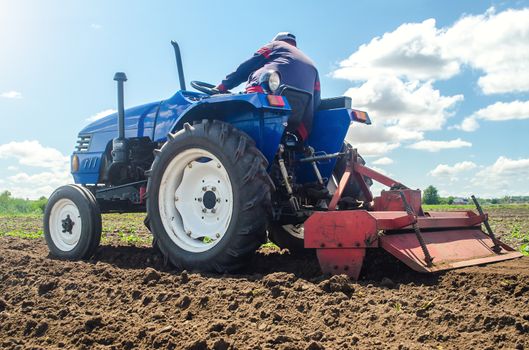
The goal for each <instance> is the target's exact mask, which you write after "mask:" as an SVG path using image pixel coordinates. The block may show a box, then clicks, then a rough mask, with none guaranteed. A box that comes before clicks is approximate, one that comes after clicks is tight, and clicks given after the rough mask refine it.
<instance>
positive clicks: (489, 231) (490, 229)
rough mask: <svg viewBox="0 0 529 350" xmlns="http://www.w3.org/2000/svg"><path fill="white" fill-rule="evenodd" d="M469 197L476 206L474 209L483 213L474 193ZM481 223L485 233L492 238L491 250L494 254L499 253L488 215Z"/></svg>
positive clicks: (499, 246) (498, 246) (499, 247)
mask: <svg viewBox="0 0 529 350" xmlns="http://www.w3.org/2000/svg"><path fill="white" fill-rule="evenodd" d="M470 197H471V198H472V201H473V202H474V205H475V206H476V209H477V210H478V213H479V215H485V214H484V213H483V209H481V205H480V204H479V202H478V200H477V199H476V197H475V196H474V195H472V196H470ZM483 225H485V228H486V229H487V234H488V236H489V237H490V239H491V240H492V243H494V246H493V247H492V251H493V252H494V253H496V254H499V253H500V252H501V245H500V244H499V243H498V239H496V236H495V235H494V232H492V228H491V227H490V225H489V219H488V217H485V220H484V221H483Z"/></svg>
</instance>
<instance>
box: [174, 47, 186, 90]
mask: <svg viewBox="0 0 529 350" xmlns="http://www.w3.org/2000/svg"><path fill="white" fill-rule="evenodd" d="M171 45H173V49H174V55H175V58H176V67H177V68H178V79H179V80H180V90H185V89H186V80H185V78H184V67H183V65H182V55H180V47H179V46H178V43H177V42H176V41H174V40H171Z"/></svg>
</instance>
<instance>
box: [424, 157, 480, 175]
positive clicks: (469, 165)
mask: <svg viewBox="0 0 529 350" xmlns="http://www.w3.org/2000/svg"><path fill="white" fill-rule="evenodd" d="M476 167H477V165H476V163H474V162H470V161H463V162H460V163H455V164H454V165H452V166H450V165H448V164H439V165H437V166H436V167H435V168H434V169H433V170H432V171H430V172H429V173H428V174H429V175H432V176H435V177H448V178H455V175H456V174H459V173H462V172H465V171H469V170H472V169H475V168H476Z"/></svg>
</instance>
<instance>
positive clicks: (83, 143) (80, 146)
mask: <svg viewBox="0 0 529 350" xmlns="http://www.w3.org/2000/svg"><path fill="white" fill-rule="evenodd" d="M90 140H92V135H79V136H78V137H77V145H76V146H75V148H76V149H77V152H87V151H88V147H90Z"/></svg>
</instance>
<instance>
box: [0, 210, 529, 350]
mask: <svg viewBox="0 0 529 350" xmlns="http://www.w3.org/2000/svg"><path fill="white" fill-rule="evenodd" d="M523 215H527V213H526V212H525V213H524V214H523ZM491 216H492V215H491ZM519 218H520V216H515V219H516V220H518V219H519ZM40 220H41V218H40V217H0V348H1V349H26V348H35V349H39V348H43V349H55V348H67V349H70V348H73V349H98V348H104V349H135V348H141V349H144V348H156V349H311V350H316V349H355V348H361V349H363V348H370V349H387V348H390V349H423V348H433V349H500V348H503V349H524V348H525V349H528V348H529V306H528V303H529V258H528V257H524V258H521V259H516V260H511V261H505V262H500V263H497V264H491V265H487V266H480V267H470V268H465V269H460V270H454V271H449V272H446V273H441V274H434V275H422V274H418V273H415V272H412V271H411V270H409V269H408V268H406V267H405V266H403V265H402V264H400V263H399V262H397V261H395V260H393V259H392V258H391V257H388V256H387V255H385V254H381V253H377V252H372V253H371V254H370V256H369V257H368V261H367V262H366V266H367V268H366V269H364V270H365V271H363V273H362V279H361V280H360V281H359V282H353V281H351V280H349V279H348V278H347V277H345V276H333V277H329V276H322V275H321V272H320V270H319V267H318V264H317V261H316V259H315V257H314V256H313V255H311V254H310V253H309V254H306V255H304V256H292V255H290V254H289V253H288V252H286V251H278V250H275V249H271V248H261V250H260V251H259V252H258V253H257V254H256V256H255V258H254V260H253V262H252V263H251V264H249V265H248V267H247V268H246V270H244V271H242V272H241V273H240V274H237V275H214V274H201V273H192V272H187V271H175V270H173V268H172V267H171V266H167V265H165V264H164V261H163V259H162V258H161V256H160V255H159V254H158V253H157V252H156V251H155V250H153V249H152V248H150V246H149V240H148V239H147V238H146V237H148V236H147V231H146V230H145V229H144V228H143V227H142V224H141V220H142V217H141V216H140V215H122V216H120V215H105V217H104V225H105V232H104V244H103V245H102V246H101V247H100V248H99V250H98V251H97V253H96V255H95V256H94V257H93V258H91V259H90V260H89V261H82V262H68V261H58V260H53V259H50V258H49V257H48V250H47V247H46V244H45V242H44V240H43V238H41V237H40V238H37V239H24V238H20V237H11V236H12V235H13V234H9V235H6V233H8V232H14V231H15V230H29V231H31V230H39V229H40V225H41V223H40ZM505 220H507V221H508V220H511V221H512V220H513V219H512V218H510V217H507V216H506V217H505ZM511 221H509V222H511ZM520 222H521V223H522V224H523V225H525V224H526V223H527V216H523V217H522V219H521V221H520ZM493 224H495V225H496V229H497V231H499V234H500V236H503V238H504V239H505V238H508V237H509V232H510V231H509V228H504V231H501V227H502V226H501V223H499V221H496V222H493ZM123 232H125V234H124V233H123ZM2 233H3V234H2ZM127 237H139V238H138V239H136V238H127ZM511 243H512V242H511ZM514 243H516V242H514Z"/></svg>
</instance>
